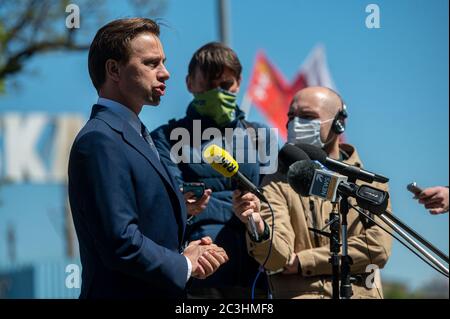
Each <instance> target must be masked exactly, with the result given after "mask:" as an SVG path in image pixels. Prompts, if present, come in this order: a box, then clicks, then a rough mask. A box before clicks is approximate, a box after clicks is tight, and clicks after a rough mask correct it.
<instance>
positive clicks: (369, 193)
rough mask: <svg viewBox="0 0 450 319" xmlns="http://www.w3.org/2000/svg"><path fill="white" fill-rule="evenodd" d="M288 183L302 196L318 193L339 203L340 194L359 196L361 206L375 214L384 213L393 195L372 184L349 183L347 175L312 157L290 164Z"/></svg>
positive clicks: (357, 199)
mask: <svg viewBox="0 0 450 319" xmlns="http://www.w3.org/2000/svg"><path fill="white" fill-rule="evenodd" d="M287 176H288V183H289V185H290V186H291V187H292V189H293V190H294V191H295V192H297V193H298V194H300V195H302V196H316V197H319V198H322V199H324V200H328V201H331V202H337V200H338V198H339V195H341V196H349V197H354V198H356V202H357V203H358V205H359V206H361V207H362V208H364V209H367V210H369V211H371V212H373V213H376V214H381V213H384V212H385V210H386V208H387V205H388V199H389V194H388V193H387V192H385V191H383V190H380V189H377V188H375V187H371V186H369V185H361V186H359V185H356V184H355V183H349V182H347V177H346V176H343V175H339V174H337V173H334V172H331V171H327V170H323V169H321V167H320V165H319V164H317V163H315V162H313V161H311V160H301V161H298V162H296V163H294V164H292V165H291V166H290V167H289V171H288V174H287Z"/></svg>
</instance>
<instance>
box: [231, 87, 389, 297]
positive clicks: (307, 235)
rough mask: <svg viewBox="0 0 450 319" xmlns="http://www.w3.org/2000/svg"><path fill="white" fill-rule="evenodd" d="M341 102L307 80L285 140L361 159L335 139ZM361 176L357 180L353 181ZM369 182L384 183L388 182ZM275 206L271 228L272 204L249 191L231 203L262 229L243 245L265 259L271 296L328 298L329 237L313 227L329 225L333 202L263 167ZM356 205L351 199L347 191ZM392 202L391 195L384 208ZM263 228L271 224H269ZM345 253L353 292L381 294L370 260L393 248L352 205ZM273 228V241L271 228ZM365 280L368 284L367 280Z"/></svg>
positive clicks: (376, 261) (380, 261) (382, 260)
mask: <svg viewBox="0 0 450 319" xmlns="http://www.w3.org/2000/svg"><path fill="white" fill-rule="evenodd" d="M344 105H345V104H344V103H343V101H342V99H341V98H340V96H339V95H338V94H337V93H336V92H334V91H333V90H331V89H328V88H326V87H307V88H305V89H302V90H300V91H298V92H297V94H296V95H295V97H294V99H293V101H292V103H291V105H290V108H289V112H288V118H289V119H288V124H287V127H288V143H293V144H295V143H309V144H311V145H315V146H317V147H321V148H323V149H324V150H325V152H326V153H327V155H328V157H331V158H334V159H339V160H342V161H344V162H346V163H347V164H350V165H355V166H359V167H362V162H361V159H360V158H359V155H358V153H357V151H356V149H355V147H353V146H352V145H350V144H346V143H340V138H339V137H340V136H342V135H341V134H342V133H343V132H344V130H345V122H344V120H345V118H346V117H347V113H346V111H345V107H344ZM357 183H358V184H361V182H359V181H358V182H357ZM371 185H372V186H373V187H376V188H379V189H382V190H384V191H388V186H387V184H380V183H373V184H371ZM260 187H261V189H262V191H263V193H264V196H265V197H266V198H267V201H268V202H269V203H271V205H272V207H273V212H274V220H275V224H276V227H275V230H273V226H272V225H273V224H272V215H271V212H270V209H269V206H268V205H267V204H265V203H260V201H259V200H258V198H257V197H256V196H255V195H253V194H251V193H247V194H246V195H245V196H242V197H240V198H238V197H237V196H235V198H234V200H233V205H234V207H235V209H234V211H235V214H236V216H237V217H238V218H239V219H240V220H241V221H242V223H244V224H246V223H247V222H248V217H249V216H252V217H253V220H254V221H255V223H256V228H257V231H258V233H259V235H260V236H262V235H263V234H267V233H268V235H267V236H266V239H265V240H262V241H261V240H260V241H255V240H254V239H253V238H252V237H251V236H247V243H248V252H249V254H250V255H252V256H253V257H254V258H255V259H256V260H257V261H258V262H259V263H260V264H263V263H264V262H265V261H266V257H267V253H268V250H269V247H270V249H271V254H270V255H269V258H268V259H267V262H266V264H265V267H266V269H267V270H269V271H272V273H271V275H270V276H269V281H270V285H271V288H272V292H273V296H274V298H283V299H286V298H319V299H320V298H332V296H333V294H332V267H331V265H330V263H329V258H330V248H329V243H330V241H329V239H328V238H327V237H325V236H322V235H320V234H319V233H317V232H313V231H311V229H316V230H323V229H326V230H327V231H328V228H327V226H326V225H327V222H328V219H329V213H330V212H331V211H332V204H331V203H330V202H329V201H324V200H322V199H320V198H317V197H313V196H308V197H305V196H301V195H299V194H297V193H296V192H295V191H294V190H293V189H292V188H291V186H290V185H289V183H288V181H287V177H286V173H285V172H284V171H283V170H281V169H280V170H279V171H277V172H276V173H275V174H272V175H266V176H265V177H264V179H263V181H262V182H261V185H260ZM350 201H351V203H352V204H353V205H356V201H355V200H354V199H350ZM390 207H391V203H390V201H389V204H388V210H390V211H391V209H390ZM266 228H268V229H269V231H266ZM348 230H349V231H348V233H347V238H348V254H349V256H350V257H351V258H352V261H353V264H352V266H351V273H352V276H353V277H354V278H355V279H358V280H356V281H354V282H353V284H352V289H353V296H352V298H383V290H382V285H381V282H380V277H377V276H375V277H372V278H373V280H372V281H371V280H370V277H369V275H370V272H369V271H368V268H367V267H368V266H369V265H372V266H373V265H376V266H377V267H378V268H380V269H381V268H383V267H384V265H385V264H386V262H387V261H388V259H389V256H390V254H391V246H392V238H391V236H390V235H389V234H387V233H385V232H384V231H383V230H382V229H381V228H380V227H379V226H377V225H375V224H373V223H370V222H369V221H368V220H366V219H365V218H361V217H360V216H359V215H358V213H357V211H355V210H354V209H350V212H349V214H348ZM272 233H273V242H272V245H271V246H270V239H267V238H270V236H269V235H271V234H272ZM368 282H370V285H369V284H368Z"/></svg>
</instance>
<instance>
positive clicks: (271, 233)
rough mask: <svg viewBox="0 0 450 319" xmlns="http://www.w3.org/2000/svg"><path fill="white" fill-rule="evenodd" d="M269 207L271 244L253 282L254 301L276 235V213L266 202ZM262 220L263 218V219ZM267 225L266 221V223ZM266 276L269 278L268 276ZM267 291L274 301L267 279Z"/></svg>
mask: <svg viewBox="0 0 450 319" xmlns="http://www.w3.org/2000/svg"><path fill="white" fill-rule="evenodd" d="M266 203H267V205H268V206H269V209H270V214H271V216H272V229H271V231H270V242H269V252H268V253H267V256H266V259H265V260H264V262H263V263H262V265H261V266H260V267H259V269H258V273H257V274H256V277H255V279H254V280H253V285H252V300H254V299H255V288H256V283H257V281H258V278H259V275H260V274H261V273H262V272H264V269H265V266H266V264H267V261H268V260H269V257H270V254H271V253H272V243H273V233H274V228H275V213H274V212H273V209H272V206H271V205H270V203H269V202H268V201H267V202H266ZM261 218H262V217H261ZM264 223H265V221H264ZM266 276H268V275H267V274H266ZM267 289H268V296H269V298H268V299H272V289H271V288H270V283H269V280H268V278H267Z"/></svg>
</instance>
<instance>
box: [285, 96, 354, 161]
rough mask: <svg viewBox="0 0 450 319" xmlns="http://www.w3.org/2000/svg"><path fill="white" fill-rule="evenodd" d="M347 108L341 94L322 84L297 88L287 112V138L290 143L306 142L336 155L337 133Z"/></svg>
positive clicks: (337, 147) (343, 126) (337, 148)
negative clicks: (320, 85) (321, 85)
mask: <svg viewBox="0 0 450 319" xmlns="http://www.w3.org/2000/svg"><path fill="white" fill-rule="evenodd" d="M346 118H347V108H346V106H345V103H344V102H343V101H342V99H341V97H340V96H339V95H338V94H337V93H336V92H334V91H333V90H331V89H328V88H325V87H309V88H306V89H303V90H300V91H299V92H298V93H297V94H296V95H295V96H294V99H293V100H292V103H291V106H290V108H289V112H288V124H287V129H288V137H287V142H288V143H291V144H295V143H306V144H310V145H313V146H317V147H319V148H322V149H324V150H325V151H326V152H327V153H328V154H329V155H331V156H332V157H333V156H338V157H337V158H339V157H342V156H341V155H342V154H341V155H340V154H339V135H340V134H342V133H343V132H344V130H345V119H346Z"/></svg>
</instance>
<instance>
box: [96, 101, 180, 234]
mask: <svg viewBox="0 0 450 319" xmlns="http://www.w3.org/2000/svg"><path fill="white" fill-rule="evenodd" d="M90 118H97V119H100V120H102V121H104V122H105V123H106V124H108V125H109V126H110V127H111V128H113V129H114V130H116V131H119V132H121V133H122V136H123V138H124V140H125V141H126V142H127V143H128V144H130V145H131V146H132V147H133V148H134V149H136V151H138V152H139V153H140V154H141V155H142V156H144V157H145V158H146V159H147V161H148V162H150V164H151V165H152V166H153V167H154V168H155V170H156V171H157V172H158V174H159V175H160V176H161V177H162V178H163V179H164V180H165V181H166V184H168V185H169V186H170V187H171V188H172V191H173V192H174V193H175V195H176V197H177V199H178V202H179V207H180V213H181V216H177V220H178V221H179V223H180V226H181V227H180V228H181V229H180V234H179V235H180V240H182V238H183V236H184V228H185V225H186V216H185V213H186V211H185V204H184V198H183V196H182V195H181V193H180V191H179V189H178V187H177V185H176V183H175V181H174V180H173V178H172V176H169V174H168V173H167V170H166V169H165V167H163V165H162V164H161V162H160V160H159V159H158V157H157V156H156V154H155V153H154V152H153V150H152V149H151V148H150V146H149V145H148V144H147V142H146V141H145V140H144V138H142V137H141V136H139V134H138V133H137V132H136V130H135V129H133V128H132V127H131V125H130V124H128V123H127V122H125V121H124V120H123V119H122V118H120V117H119V116H117V115H116V114H114V113H113V112H111V111H110V110H108V108H107V107H104V106H101V105H94V107H93V108H92V113H91V117H90Z"/></svg>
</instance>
